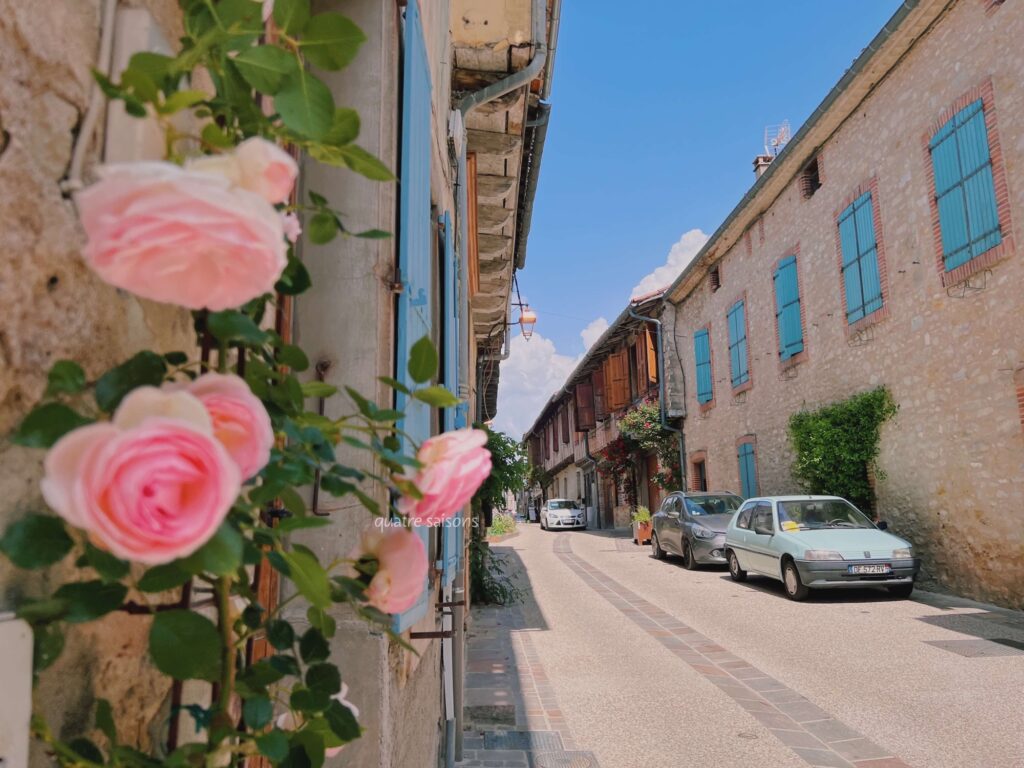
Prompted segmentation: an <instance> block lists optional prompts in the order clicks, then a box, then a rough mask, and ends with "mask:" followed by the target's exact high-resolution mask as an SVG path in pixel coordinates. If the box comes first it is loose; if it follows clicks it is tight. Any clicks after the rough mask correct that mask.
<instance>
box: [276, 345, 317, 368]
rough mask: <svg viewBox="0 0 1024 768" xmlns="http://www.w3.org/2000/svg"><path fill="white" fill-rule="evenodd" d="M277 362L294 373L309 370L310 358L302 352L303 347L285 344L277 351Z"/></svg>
mask: <svg viewBox="0 0 1024 768" xmlns="http://www.w3.org/2000/svg"><path fill="white" fill-rule="evenodd" d="M277 361H278V362H279V363H282V364H283V365H287V366H288V367H289V368H291V369H292V370H293V371H304V370H306V369H307V368H309V358H308V357H306V353H305V352H303V351H302V347H297V346H295V345H294V344H285V345H284V346H282V347H281V348H280V349H279V350H278V351H277Z"/></svg>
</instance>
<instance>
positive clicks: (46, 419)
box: [11, 403, 92, 448]
mask: <svg viewBox="0 0 1024 768" xmlns="http://www.w3.org/2000/svg"><path fill="white" fill-rule="evenodd" d="M91 423H92V419H87V418H86V417H85V416H82V415H81V414H80V413H78V412H76V411H73V410H72V409H70V408H68V407H67V406H66V405H64V404H63V403H43V404H42V405H37V406H36V407H35V408H33V409H32V410H31V411H30V412H29V414H28V416H26V417H25V420H24V421H22V422H21V424H20V425H19V426H18V429H17V431H15V433H14V434H13V435H12V436H11V442H13V443H16V444H18V445H23V446H25V447H26V448H49V447H50V446H51V445H53V444H54V443H56V442H57V441H58V440H60V439H61V438H62V437H63V436H64V435H66V434H67V433H68V432H71V431H72V430H74V429H78V428H79V427H84V426H85V425H86V424H91Z"/></svg>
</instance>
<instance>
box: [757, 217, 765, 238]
mask: <svg viewBox="0 0 1024 768" xmlns="http://www.w3.org/2000/svg"><path fill="white" fill-rule="evenodd" d="M757 244H758V245H764V214H762V215H760V216H758V217H757Z"/></svg>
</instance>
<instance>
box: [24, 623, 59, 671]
mask: <svg viewBox="0 0 1024 768" xmlns="http://www.w3.org/2000/svg"><path fill="white" fill-rule="evenodd" d="M63 650H64V630H63V629H62V628H61V627H59V626H56V625H53V624H49V625H43V626H39V627H35V628H34V629H33V647H32V668H33V669H34V670H35V671H36V672H42V671H43V670H44V669H46V668H47V667H49V666H50V665H51V664H53V662H55V661H56V660H57V659H58V658H60V654H61V652H62V651H63Z"/></svg>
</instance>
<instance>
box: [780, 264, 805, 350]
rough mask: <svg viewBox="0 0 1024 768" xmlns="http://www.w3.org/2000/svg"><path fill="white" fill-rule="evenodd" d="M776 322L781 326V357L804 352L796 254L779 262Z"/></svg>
mask: <svg viewBox="0 0 1024 768" xmlns="http://www.w3.org/2000/svg"><path fill="white" fill-rule="evenodd" d="M774 280H775V322H776V323H777V324H778V328H779V357H780V358H781V359H783V360H788V359H789V358H791V357H793V355H795V354H797V353H799V352H802V351H803V348H804V331H803V326H802V324H801V322H800V286H799V284H798V283H797V279H796V256H790V257H789V258H786V259H783V260H782V261H781V262H779V266H778V267H777V268H776V270H775V276H774Z"/></svg>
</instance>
